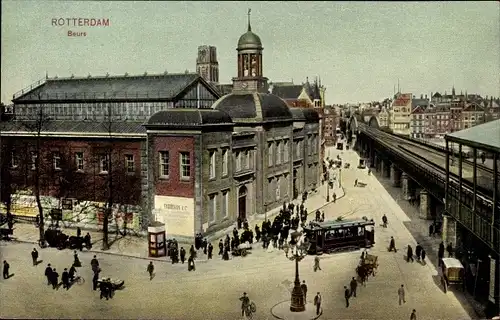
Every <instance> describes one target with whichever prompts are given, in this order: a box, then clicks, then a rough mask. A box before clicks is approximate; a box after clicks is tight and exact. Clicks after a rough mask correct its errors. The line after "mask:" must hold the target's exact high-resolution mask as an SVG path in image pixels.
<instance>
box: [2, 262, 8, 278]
mask: <svg viewBox="0 0 500 320" xmlns="http://www.w3.org/2000/svg"><path fill="white" fill-rule="evenodd" d="M9 269H10V265H9V264H8V263H7V261H6V260H4V261H3V278H4V279H9V276H10V274H9Z"/></svg>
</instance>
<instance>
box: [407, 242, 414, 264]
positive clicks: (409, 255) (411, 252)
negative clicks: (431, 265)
mask: <svg viewBox="0 0 500 320" xmlns="http://www.w3.org/2000/svg"><path fill="white" fill-rule="evenodd" d="M410 260H411V262H413V261H415V260H413V248H412V247H411V245H408V249H407V250H406V262H410Z"/></svg>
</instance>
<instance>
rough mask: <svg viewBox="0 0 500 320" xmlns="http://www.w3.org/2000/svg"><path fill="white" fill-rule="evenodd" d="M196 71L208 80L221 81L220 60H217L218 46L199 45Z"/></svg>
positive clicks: (213, 82) (215, 82)
mask: <svg viewBox="0 0 500 320" xmlns="http://www.w3.org/2000/svg"><path fill="white" fill-rule="evenodd" d="M196 72H197V73H198V74H199V75H200V76H202V77H203V79H205V80H206V81H207V82H209V83H212V84H218V83H219V62H217V48H216V47H213V46H199V47H198V58H197V59H196Z"/></svg>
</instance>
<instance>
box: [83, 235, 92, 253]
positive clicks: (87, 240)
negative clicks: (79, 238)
mask: <svg viewBox="0 0 500 320" xmlns="http://www.w3.org/2000/svg"><path fill="white" fill-rule="evenodd" d="M83 242H85V245H86V246H87V250H90V249H91V248H92V240H91V238H90V233H88V232H87V234H86V235H85V237H83Z"/></svg>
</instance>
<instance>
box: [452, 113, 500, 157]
mask: <svg viewBox="0 0 500 320" xmlns="http://www.w3.org/2000/svg"><path fill="white" fill-rule="evenodd" d="M445 139H446V140H451V141H455V142H459V143H462V144H465V145H468V146H472V147H474V146H476V147H481V148H487V149H491V150H495V151H496V152H500V120H495V121H490V122H487V123H483V124H480V125H477V126H474V127H472V128H469V129H465V130H461V131H457V132H453V133H450V134H447V135H446V137H445Z"/></svg>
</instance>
